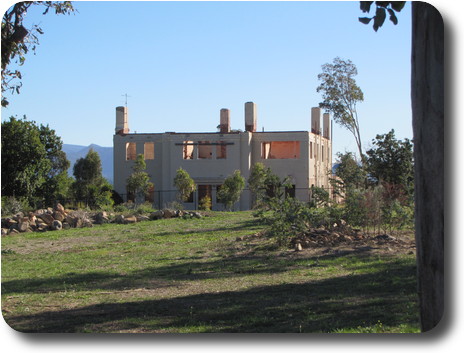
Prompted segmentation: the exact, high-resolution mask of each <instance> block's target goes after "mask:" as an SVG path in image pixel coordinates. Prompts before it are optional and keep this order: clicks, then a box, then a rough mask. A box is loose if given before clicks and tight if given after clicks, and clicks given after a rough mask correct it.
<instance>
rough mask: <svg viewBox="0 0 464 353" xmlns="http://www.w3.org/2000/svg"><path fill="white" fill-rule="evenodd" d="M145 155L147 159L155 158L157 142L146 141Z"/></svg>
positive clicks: (144, 146)
mask: <svg viewBox="0 0 464 353" xmlns="http://www.w3.org/2000/svg"><path fill="white" fill-rule="evenodd" d="M143 156H144V158H145V159H155V143H154V142H145V144H144V145H143Z"/></svg>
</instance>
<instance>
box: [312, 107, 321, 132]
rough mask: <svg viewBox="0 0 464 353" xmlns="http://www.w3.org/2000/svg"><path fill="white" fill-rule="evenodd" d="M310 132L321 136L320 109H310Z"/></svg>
mask: <svg viewBox="0 0 464 353" xmlns="http://www.w3.org/2000/svg"><path fill="white" fill-rule="evenodd" d="M311 132H312V133H313V134H318V135H320V134H321V108H318V107H314V108H311Z"/></svg>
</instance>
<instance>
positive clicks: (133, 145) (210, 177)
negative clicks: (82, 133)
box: [113, 102, 332, 210]
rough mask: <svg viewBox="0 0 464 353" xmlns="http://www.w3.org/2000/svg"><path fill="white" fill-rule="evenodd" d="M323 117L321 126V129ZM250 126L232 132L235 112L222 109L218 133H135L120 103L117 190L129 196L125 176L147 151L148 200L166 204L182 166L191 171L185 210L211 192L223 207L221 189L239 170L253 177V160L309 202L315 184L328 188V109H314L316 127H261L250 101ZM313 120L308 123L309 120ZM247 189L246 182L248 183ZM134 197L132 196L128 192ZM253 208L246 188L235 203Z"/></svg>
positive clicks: (172, 195)
mask: <svg viewBox="0 0 464 353" xmlns="http://www.w3.org/2000/svg"><path fill="white" fill-rule="evenodd" d="M321 118H322V129H321ZM244 122H245V131H243V132H242V131H233V130H232V131H231V129H230V112H229V110H228V109H221V111H220V124H219V131H218V132H205V133H197V132H195V133H189V132H164V133H130V130H129V121H128V109H127V107H117V108H116V131H115V135H114V138H113V146H114V152H113V153H114V162H113V163H114V189H115V190H116V191H117V192H118V193H119V194H120V195H122V196H123V198H124V200H127V199H128V194H127V191H126V180H127V178H128V177H129V176H130V175H131V173H132V166H133V164H134V160H135V159H136V156H137V155H138V154H143V156H144V159H145V162H146V165H147V172H148V173H149V175H150V177H151V181H152V182H153V184H154V190H151V193H150V195H149V196H148V199H149V200H150V201H151V202H153V203H154V205H155V207H157V208H162V207H165V206H166V205H168V204H169V203H170V202H173V201H175V200H176V192H175V188H174V186H173V180H174V177H175V175H176V171H177V170H178V169H179V168H183V169H184V170H186V171H187V172H188V173H189V174H190V176H191V177H192V178H193V179H194V180H195V183H196V184H197V186H198V190H197V192H196V193H194V194H193V195H192V198H191V199H190V200H189V202H187V203H185V204H184V207H185V208H186V209H194V208H197V206H198V202H199V200H201V199H202V198H203V197H204V196H206V195H208V196H210V197H211V200H212V208H213V210H220V209H222V205H221V204H219V203H218V202H217V200H216V191H217V189H218V187H220V185H221V184H222V183H223V181H224V179H225V178H226V177H228V176H229V175H231V174H232V173H233V172H234V171H235V170H240V172H241V174H242V176H243V177H244V178H245V179H248V177H249V175H250V169H251V167H252V165H253V164H254V163H257V162H261V163H263V164H264V165H265V166H266V167H270V168H271V169H272V171H273V172H274V173H275V174H276V175H277V176H279V177H280V178H282V179H283V178H284V177H289V178H290V180H291V184H292V185H293V189H292V190H290V191H289V192H290V193H291V194H294V196H295V197H296V198H297V199H299V200H302V201H309V198H310V187H311V186H312V185H314V186H318V187H324V188H326V189H328V188H329V173H330V171H331V167H332V143H331V136H330V135H331V123H330V117H329V114H327V113H324V114H321V110H320V108H312V109H311V131H274V132H259V131H256V130H257V109H256V104H255V103H253V102H247V103H245V121H244ZM308 125H309V122H308ZM246 189H247V186H246ZM129 198H130V196H129ZM250 207H251V195H250V192H249V191H248V190H245V191H244V192H243V194H242V196H241V199H240V201H239V202H237V204H236V205H235V209H237V210H247V209H250Z"/></svg>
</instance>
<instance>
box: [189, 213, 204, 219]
mask: <svg viewBox="0 0 464 353" xmlns="http://www.w3.org/2000/svg"><path fill="white" fill-rule="evenodd" d="M190 214H191V215H192V216H193V217H195V218H201V217H203V216H202V215H201V213H200V212H190Z"/></svg>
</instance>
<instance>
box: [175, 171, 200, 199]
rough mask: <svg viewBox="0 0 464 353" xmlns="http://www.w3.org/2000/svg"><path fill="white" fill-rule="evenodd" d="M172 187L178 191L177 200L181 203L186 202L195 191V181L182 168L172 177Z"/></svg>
mask: <svg viewBox="0 0 464 353" xmlns="http://www.w3.org/2000/svg"><path fill="white" fill-rule="evenodd" d="M174 186H175V187H176V189H177V190H178V192H179V198H180V201H182V202H185V201H187V200H188V199H189V197H190V195H191V193H192V192H194V191H195V190H196V189H197V186H196V184H195V181H194V180H193V179H192V178H191V177H190V174H189V173H188V172H187V171H185V170H184V169H182V168H179V169H177V172H176V176H175V177H174Z"/></svg>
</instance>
